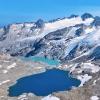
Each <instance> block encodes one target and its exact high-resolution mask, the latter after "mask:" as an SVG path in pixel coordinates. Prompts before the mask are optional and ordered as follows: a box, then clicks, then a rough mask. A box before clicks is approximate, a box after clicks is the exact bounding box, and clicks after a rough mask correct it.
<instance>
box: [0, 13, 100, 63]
mask: <svg viewBox="0 0 100 100" xmlns="http://www.w3.org/2000/svg"><path fill="white" fill-rule="evenodd" d="M99 26H100V17H97V16H96V17H93V16H92V15H91V14H89V13H85V14H83V15H82V16H77V15H71V16H70V17H68V18H63V19H60V18H59V19H57V20H54V21H50V22H45V21H43V20H42V19H39V20H38V21H37V22H32V23H16V24H11V25H8V26H5V27H3V28H0V52H3V53H9V54H11V55H12V56H20V55H21V56H26V57H29V56H34V55H38V56H48V57H50V58H57V59H59V60H61V61H64V62H67V61H76V60H77V59H78V60H79V59H80V61H81V59H82V61H83V59H84V57H85V58H86V60H87V59H88V60H89V59H95V60H96V59H98V58H99V57H100V56H99V54H100V52H99V51H100V41H99V39H100V27H99ZM95 52H96V53H95Z"/></svg>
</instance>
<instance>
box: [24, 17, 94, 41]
mask: <svg viewBox="0 0 100 100" xmlns="http://www.w3.org/2000/svg"><path fill="white" fill-rule="evenodd" d="M93 20H94V19H93V18H88V19H86V20H85V21H83V20H82V19H81V17H75V18H70V19H68V18H65V19H62V20H58V21H55V22H52V23H45V27H44V28H43V31H42V32H41V33H40V34H37V35H36V36H33V37H28V38H24V39H23V40H30V39H31V40H34V39H36V38H43V37H44V36H45V35H47V34H48V33H50V32H53V31H56V30H59V29H63V28H66V27H70V26H75V25H77V24H85V25H89V24H90V23H92V22H93Z"/></svg>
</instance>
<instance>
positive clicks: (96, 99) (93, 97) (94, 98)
mask: <svg viewBox="0 0 100 100" xmlns="http://www.w3.org/2000/svg"><path fill="white" fill-rule="evenodd" d="M90 100H99V97H97V96H92V97H91V98H90Z"/></svg>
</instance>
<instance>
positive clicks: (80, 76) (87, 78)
mask: <svg viewBox="0 0 100 100" xmlns="http://www.w3.org/2000/svg"><path fill="white" fill-rule="evenodd" d="M91 78H92V76H89V75H88V74H85V75H79V76H77V79H79V80H80V81H81V84H80V86H79V87H81V86H83V85H84V83H85V82H87V81H89V80H90V79H91Z"/></svg>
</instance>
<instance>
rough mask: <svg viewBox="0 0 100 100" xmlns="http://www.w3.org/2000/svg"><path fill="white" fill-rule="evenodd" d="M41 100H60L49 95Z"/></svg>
mask: <svg viewBox="0 0 100 100" xmlns="http://www.w3.org/2000/svg"><path fill="white" fill-rule="evenodd" d="M41 100H60V99H59V98H57V97H55V96H51V95H49V96H46V97H44V98H42V99H41Z"/></svg>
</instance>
